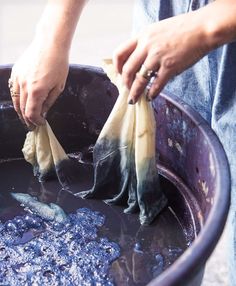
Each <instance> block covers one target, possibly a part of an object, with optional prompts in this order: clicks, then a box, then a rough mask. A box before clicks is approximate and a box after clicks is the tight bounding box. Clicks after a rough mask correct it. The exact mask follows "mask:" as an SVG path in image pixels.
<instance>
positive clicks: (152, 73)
mask: <svg viewBox="0 0 236 286" xmlns="http://www.w3.org/2000/svg"><path fill="white" fill-rule="evenodd" d="M138 74H139V75H141V76H142V77H143V78H145V79H146V80H150V79H151V78H155V77H157V72H156V71H153V70H149V69H147V68H146V67H145V65H144V64H143V65H142V66H141V68H140V70H139V71H138Z"/></svg>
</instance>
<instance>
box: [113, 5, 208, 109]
mask: <svg viewBox="0 0 236 286" xmlns="http://www.w3.org/2000/svg"><path fill="white" fill-rule="evenodd" d="M207 52H209V46H208V40H207V33H206V31H205V29H204V27H203V24H202V21H201V18H200V17H199V16H198V14H197V11H196V12H192V13H188V14H183V15H180V16H176V17H172V18H168V19H166V20H163V21H160V22H158V23H155V24H152V25H150V26H148V27H147V28H146V29H145V30H144V31H142V32H141V33H140V34H139V36H138V37H137V38H134V39H131V40H129V41H128V42H126V43H124V44H123V45H121V46H120V47H119V48H118V49H117V50H116V51H115V53H114V56H113V62H114V64H115V67H116V69H117V71H118V72H119V73H121V74H122V79H123V82H124V84H125V85H126V86H127V87H128V88H129V89H130V96H129V99H128V102H129V103H130V104H134V103H136V102H137V100H138V98H139V96H140V95H141V94H142V92H143V91H144V90H145V88H146V86H147V84H148V83H149V79H150V75H151V76H154V77H153V78H152V80H153V81H152V84H151V87H150V89H149V91H148V94H147V96H148V99H150V100H151V99H153V98H154V97H155V96H157V95H158V93H159V92H160V91H161V90H162V89H163V87H164V86H165V84H166V83H167V82H168V80H169V79H170V78H172V77H174V76H176V75H178V74H179V73H181V72H182V71H184V70H185V69H187V68H188V67H190V66H191V65H193V64H194V63H196V62H197V61H198V60H199V59H200V58H202V57H203V56H204V55H205V54H206V53H207ZM140 69H141V70H140ZM139 71H140V72H139ZM148 71H150V75H148V73H147V72H148Z"/></svg>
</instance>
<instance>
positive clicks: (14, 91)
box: [8, 78, 20, 98]
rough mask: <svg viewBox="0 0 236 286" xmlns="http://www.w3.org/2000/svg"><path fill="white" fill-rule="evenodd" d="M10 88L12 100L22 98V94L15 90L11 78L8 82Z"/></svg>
mask: <svg viewBox="0 0 236 286" xmlns="http://www.w3.org/2000/svg"><path fill="white" fill-rule="evenodd" d="M8 87H9V89H10V94H11V97H12V98H13V97H19V96H20V92H18V91H16V90H14V82H13V80H12V79H11V78H9V80H8Z"/></svg>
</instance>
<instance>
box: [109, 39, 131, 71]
mask: <svg viewBox="0 0 236 286" xmlns="http://www.w3.org/2000/svg"><path fill="white" fill-rule="evenodd" d="M136 46H137V39H136V38H134V39H130V40H128V41H126V42H125V43H123V44H122V45H120V46H119V47H118V48H117V49H116V50H115V51H114V53H113V57H112V58H113V64H114V67H115V69H116V70H117V72H119V73H121V72H122V68H123V65H124V63H125V62H126V60H127V59H128V57H129V56H130V54H131V53H132V52H133V51H134V49H135V48H136Z"/></svg>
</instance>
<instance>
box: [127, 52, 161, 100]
mask: <svg viewBox="0 0 236 286" xmlns="http://www.w3.org/2000/svg"><path fill="white" fill-rule="evenodd" d="M143 65H144V67H145V69H146V70H148V71H153V72H154V71H155V72H157V71H158V69H159V67H160V64H159V62H157V61H156V62H153V59H152V58H150V57H148V58H147V59H146V60H145V62H144V63H143ZM150 80H151V78H150V79H147V78H146V77H144V76H142V75H141V74H140V73H139V72H137V73H136V76H135V80H134V81H133V83H132V85H131V89H130V93H129V98H128V103H129V104H135V103H136V102H137V100H138V98H139V97H140V96H141V94H142V93H143V92H144V90H145V88H146V87H147V85H148V84H149V82H150Z"/></svg>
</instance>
